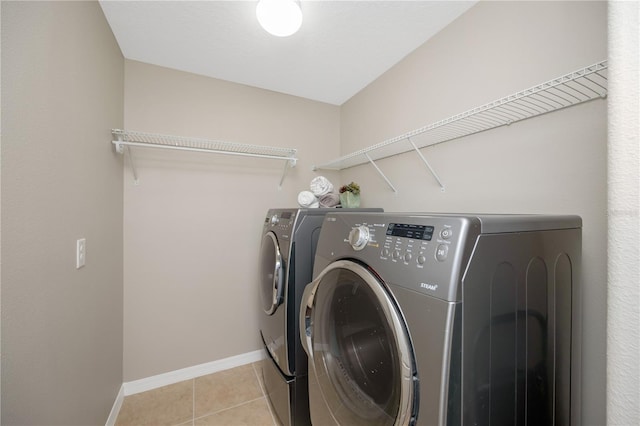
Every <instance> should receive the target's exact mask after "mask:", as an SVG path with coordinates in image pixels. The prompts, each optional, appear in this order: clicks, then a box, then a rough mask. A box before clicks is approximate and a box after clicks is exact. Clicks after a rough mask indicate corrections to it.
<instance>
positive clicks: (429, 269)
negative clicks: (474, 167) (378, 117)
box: [300, 213, 582, 426]
mask: <svg viewBox="0 0 640 426" xmlns="http://www.w3.org/2000/svg"><path fill="white" fill-rule="evenodd" d="M581 224H582V221H581V219H580V218H579V217H577V216H544V215H453V214H452V215H444V214H440V215H437V214H424V213H423V214H396V213H380V214H364V213H363V214H356V215H349V216H345V215H340V214H328V215H327V216H326V217H325V219H324V225H323V226H322V231H321V233H320V239H319V242H318V247H317V251H316V257H315V264H314V274H313V275H314V280H313V281H312V283H311V284H310V285H309V286H307V287H306V288H305V292H304V295H303V298H302V306H301V312H300V331H301V339H302V344H303V347H304V350H305V352H306V353H307V354H308V356H309V406H310V415H311V421H312V423H313V424H314V425H345V426H346V425H350V426H357V425H366V426H372V425H414V424H416V425H491V426H501V425H505V426H507V425H508V426H512V425H578V424H580V407H579V401H580V394H579V393H580V383H579V382H580V337H579V336H580V330H579V329H580V321H579V311H580V310H579V306H580V298H579V285H578V284H579V277H578V275H579V271H580V262H581V226H582V225H581Z"/></svg>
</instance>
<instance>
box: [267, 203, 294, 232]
mask: <svg viewBox="0 0 640 426" xmlns="http://www.w3.org/2000/svg"><path fill="white" fill-rule="evenodd" d="M296 212H297V211H296V210H293V209H292V210H288V209H271V210H269V211H268V212H267V217H266V218H265V220H264V231H265V232H267V231H273V232H275V233H276V235H277V236H278V237H279V239H284V240H289V239H291V233H292V232H293V227H294V224H295V220H296Z"/></svg>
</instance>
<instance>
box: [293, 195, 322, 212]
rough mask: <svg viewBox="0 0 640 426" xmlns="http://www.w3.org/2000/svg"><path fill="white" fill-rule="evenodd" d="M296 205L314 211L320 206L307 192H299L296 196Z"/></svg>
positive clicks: (316, 199)
mask: <svg viewBox="0 0 640 426" xmlns="http://www.w3.org/2000/svg"><path fill="white" fill-rule="evenodd" d="M298 204H299V205H300V207H305V208H311V209H315V208H318V207H319V206H320V203H319V202H318V198H316V196H315V195H313V193H311V192H309V191H301V192H300V193H299V194H298Z"/></svg>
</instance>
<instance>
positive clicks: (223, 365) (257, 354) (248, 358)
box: [106, 349, 265, 426]
mask: <svg viewBox="0 0 640 426" xmlns="http://www.w3.org/2000/svg"><path fill="white" fill-rule="evenodd" d="M264 356H265V352H264V350H262V349H260V350H257V351H253V352H247V353H244V354H240V355H236V356H231V357H229V358H224V359H219V360H217V361H212V362H207V363H204V364H200V365H194V366H192V367H187V368H181V369H180V370H175V371H170V372H168V373H162V374H158V375H157V376H151V377H147V378H145V379H140V380H134V381H131V382H125V383H123V384H122V386H121V387H120V392H118V396H117V397H116V401H115V402H114V403H113V408H111V413H109V418H108V419H107V423H106V426H114V425H115V424H116V420H117V418H118V414H119V413H120V408H122V403H123V401H124V397H125V396H128V395H133V394H136V393H140V392H145V391H148V390H152V389H156V388H159V387H162V386H167V385H172V384H174V383H178V382H182V381H183V380H190V379H195V378H196V377H200V376H206V375H207V374H213V373H217V372H218V371H223V370H229V369H231V368H234V367H239V366H241V365H245V364H249V363H252V362H256V361H260V360H262V359H263V358H264Z"/></svg>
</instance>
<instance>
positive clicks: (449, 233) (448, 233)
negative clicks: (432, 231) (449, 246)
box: [440, 228, 453, 240]
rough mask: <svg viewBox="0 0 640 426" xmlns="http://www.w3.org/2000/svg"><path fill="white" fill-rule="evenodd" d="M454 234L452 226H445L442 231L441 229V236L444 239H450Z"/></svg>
mask: <svg viewBox="0 0 640 426" xmlns="http://www.w3.org/2000/svg"><path fill="white" fill-rule="evenodd" d="M452 235H453V231H452V230H451V228H444V229H443V230H442V231H440V238H442V239H443V240H448V239H449V238H451V236H452Z"/></svg>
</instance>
